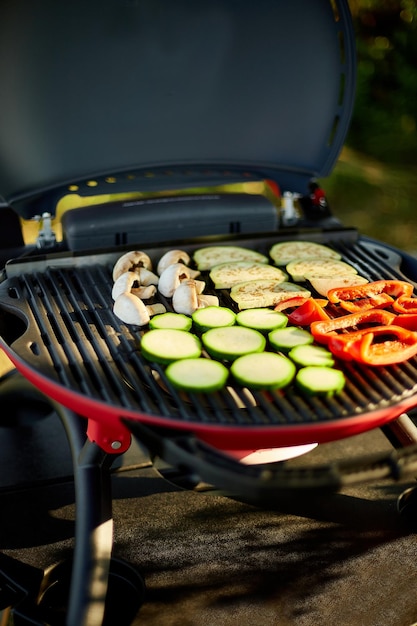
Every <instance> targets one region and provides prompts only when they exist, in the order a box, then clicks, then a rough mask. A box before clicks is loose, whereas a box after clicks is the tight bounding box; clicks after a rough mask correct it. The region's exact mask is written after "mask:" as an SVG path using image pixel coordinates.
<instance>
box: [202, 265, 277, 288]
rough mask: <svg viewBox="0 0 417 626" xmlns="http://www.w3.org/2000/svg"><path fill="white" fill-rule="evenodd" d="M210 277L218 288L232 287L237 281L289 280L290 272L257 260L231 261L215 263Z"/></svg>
mask: <svg viewBox="0 0 417 626" xmlns="http://www.w3.org/2000/svg"><path fill="white" fill-rule="evenodd" d="M210 278H211V280H212V281H213V283H214V286H215V288H216V289H230V288H231V287H233V285H236V284H237V283H243V282H246V281H248V280H259V279H273V280H276V281H277V282H284V281H285V280H288V274H286V273H285V272H284V271H283V270H281V269H279V268H278V267H274V266H273V265H268V264H267V263H259V262H257V261H231V262H229V263H220V265H215V266H214V267H213V268H212V270H211V272H210Z"/></svg>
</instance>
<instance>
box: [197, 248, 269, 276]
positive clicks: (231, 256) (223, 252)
mask: <svg viewBox="0 0 417 626" xmlns="http://www.w3.org/2000/svg"><path fill="white" fill-rule="evenodd" d="M230 261H252V262H253V261H255V262H258V263H268V258H267V257H266V256H265V255H263V254H261V253H260V252H256V251H255V250H251V249H250V248H243V247H240V246H208V247H206V248H200V249H198V250H196V251H195V252H194V262H195V263H196V265H197V268H198V269H199V270H200V271H203V270H210V269H211V268H212V267H214V266H215V265H219V264H220V263H229V262H230Z"/></svg>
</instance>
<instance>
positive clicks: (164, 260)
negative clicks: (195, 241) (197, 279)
mask: <svg viewBox="0 0 417 626" xmlns="http://www.w3.org/2000/svg"><path fill="white" fill-rule="evenodd" d="M189 262H190V256H189V255H188V254H187V252H185V250H168V252H165V254H164V255H162V256H161V258H160V259H159V263H158V266H157V268H156V271H157V272H158V274H159V275H161V274H162V272H163V271H164V270H166V268H167V267H168V265H172V264H173V263H184V265H188V264H189ZM193 278H194V276H193Z"/></svg>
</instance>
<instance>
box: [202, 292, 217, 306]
mask: <svg viewBox="0 0 417 626" xmlns="http://www.w3.org/2000/svg"><path fill="white" fill-rule="evenodd" d="M197 299H198V308H199V309H204V308H205V307H206V306H219V299H218V297H217V296H212V295H211V294H208V293H203V294H201V296H197Z"/></svg>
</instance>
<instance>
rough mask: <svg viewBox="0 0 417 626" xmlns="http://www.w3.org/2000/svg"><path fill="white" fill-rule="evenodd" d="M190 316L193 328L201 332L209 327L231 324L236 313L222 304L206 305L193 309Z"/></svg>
mask: <svg viewBox="0 0 417 626" xmlns="http://www.w3.org/2000/svg"><path fill="white" fill-rule="evenodd" d="M191 317H192V321H193V322H194V326H195V329H196V330H198V331H199V332H201V333H203V332H205V331H206V330H209V329H210V328H219V327H221V326H233V324H234V323H235V320H236V313H234V312H233V311H232V310H231V309H228V308H227V307H224V306H207V307H205V308H203V309H197V310H196V311H194V313H193V314H192V316H191Z"/></svg>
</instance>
